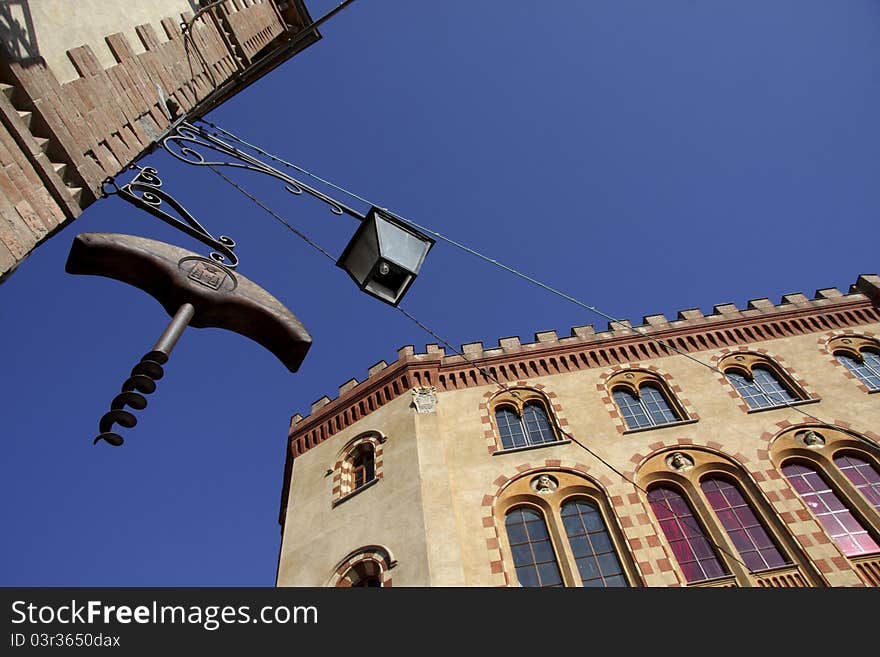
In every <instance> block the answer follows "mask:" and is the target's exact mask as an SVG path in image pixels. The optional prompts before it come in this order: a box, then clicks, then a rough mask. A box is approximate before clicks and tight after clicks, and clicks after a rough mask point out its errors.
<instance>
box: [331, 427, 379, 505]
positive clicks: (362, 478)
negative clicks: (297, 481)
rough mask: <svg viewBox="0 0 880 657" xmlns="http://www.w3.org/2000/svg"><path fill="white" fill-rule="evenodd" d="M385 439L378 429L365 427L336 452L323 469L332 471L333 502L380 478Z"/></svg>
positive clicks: (340, 500) (353, 493) (368, 485)
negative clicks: (329, 467)
mask: <svg viewBox="0 0 880 657" xmlns="http://www.w3.org/2000/svg"><path fill="white" fill-rule="evenodd" d="M385 440H386V439H385V437H384V436H383V435H382V434H380V433H379V432H377V431H368V432H366V433H362V434H360V435H358V436H356V437H355V438H353V439H352V440H350V441H348V442H347V443H346V444H345V446H344V447H343V448H342V449H341V450H340V451H339V452H338V453H337V455H336V459H337V460H336V464H335V465H334V467H333V468H332V469H330V470H328V471H327V474H330V473H331V472H332V474H333V487H332V489H331V491H332V494H333V500H332V504H333V506H336V505H337V504H341V503H342V502H345V501H346V500H348V499H349V498H351V497H353V496H354V495H355V494H356V493H360V492H361V491H363V490H365V489H366V488H368V487H370V486H373V485H374V484H376V483H378V482H379V481H381V480H382V478H383V477H384V473H383V471H382V461H383V459H382V453H383V444H384V443H385Z"/></svg>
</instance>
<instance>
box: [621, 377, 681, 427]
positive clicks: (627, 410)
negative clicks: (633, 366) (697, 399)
mask: <svg viewBox="0 0 880 657" xmlns="http://www.w3.org/2000/svg"><path fill="white" fill-rule="evenodd" d="M607 385H608V388H609V389H610V390H611V396H612V398H613V399H614V403H615V404H617V408H618V409H619V410H620V414H621V415H622V416H623V419H624V421H625V422H626V427H627V429H628V430H630V431H632V430H635V429H647V428H650V427H659V426H663V425H664V424H671V423H673V422H680V421H682V420H684V419H686V418H687V415H686V414H685V412H684V409H683V408H682V406H681V404H679V403H678V401H677V400H676V399H675V396H674V395H673V394H672V391H671V390H670V389H669V386H668V385H666V382H665V381H664V380H663V379H662V378H661V377H659V376H657V375H656V374H654V373H653V372H645V371H643V370H628V371H625V372H618V373H617V374H615V375H614V376H613V377H611V378H610V379H609V381H608V383H607Z"/></svg>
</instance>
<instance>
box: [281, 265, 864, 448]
mask: <svg viewBox="0 0 880 657" xmlns="http://www.w3.org/2000/svg"><path fill="white" fill-rule="evenodd" d="M878 306H880V277H878V276H877V275H874V274H870V275H862V276H859V277H858V280H857V281H856V282H855V283H854V284H853V285H852V286H851V287H850V290H848V291H847V292H845V293H844V292H841V291H840V290H837V289H835V288H826V289H821V290H817V291H816V293H815V295H814V296H813V297H812V298H808V297H807V296H806V295H804V294H802V293H794V294H786V295H784V296H783V297H782V298H781V300H780V302H779V303H776V304H775V303H773V302H772V301H770V300H769V299H767V298H758V299H751V300H749V301H748V302H747V304H746V305H745V307H742V308H738V307H737V306H735V305H734V304H731V303H724V304H718V305H715V306H714V307H713V312H712V313H710V314H704V313H702V312H701V311H700V310H699V309H696V308H691V309H685V310H681V311H679V312H678V314H677V316H676V317H675V319H668V318H666V317H665V316H664V315H647V316H645V317H644V318H643V320H642V324H641V325H637V326H633V325H632V324H631V323H630V322H629V321H628V320H621V321H614V322H609V323H608V325H607V328H606V329H605V330H602V331H597V330H595V328H594V327H593V326H592V325H585V326H576V327H573V328H571V330H570V332H569V335H567V336H562V337H560V336H559V335H558V334H557V332H556V331H552V330H548V331H540V332H537V333H535V335H534V339H533V340H532V341H531V342H522V341H521V340H520V338H519V337H516V336H511V337H504V338H501V339H499V340H498V342H497V345H496V346H491V347H487V346H484V345H483V343H482V342H469V343H465V344H462V345H461V346H460V348H459V350H458V353H447V350H446V349H445V348H444V347H442V346H439V345H437V344H427V345H426V346H425V350H424V351H423V352H416V351H415V348H414V347H413V346H412V345H406V346H404V347H401V348H400V349H399V350H398V352H397V359H396V360H395V361H393V362H391V363H387V362H386V361H384V360H381V361H379V362H377V363H376V364H375V365H373V366H371V367H370V368H369V369H368V371H367V376H366V378H364V379H363V380H358V379H356V378H352V379H349V380H348V381H346V382H345V383H343V384H342V385H341V386H339V390H338V396H337V397H336V398H335V399H330V398H329V397H327V396H323V397H321V398H320V399H319V400H317V401H316V402H314V403H313V404H312V408H311V412H310V414H309V415H308V416H302V415H300V414H296V415H294V416H293V417H292V418H291V423H290V437H291V448H292V453H293V455H294V456H296V455H297V454H301V453H303V452H304V451H306V450H308V449H310V448H311V447H313V446H315V445H317V444H318V443H320V442H322V441H324V440H326V439H327V438H329V437H330V436H332V435H333V434H335V433H336V432H338V431H340V430H342V429H343V428H345V427H346V426H349V425H350V424H352V423H353V422H356V421H357V420H359V419H361V418H363V417H365V416H366V415H369V414H370V413H371V412H373V411H374V410H376V409H377V408H379V407H381V406H383V405H384V404H386V403H388V402H390V401H392V400H393V399H396V398H397V397H399V396H400V395H404V394H410V391H411V390H412V388H414V387H421V386H433V387H434V388H435V389H436V391H437V392H444V391H449V390H458V389H463V388H469V387H475V386H482V385H489V384H501V385H504V384H507V383H513V382H516V381H519V380H523V379H529V378H534V377H539V376H546V375H552V374H561V373H565V372H572V371H577V370H583V369H589V368H606V367H610V366H615V365H621V364H625V363H629V362H642V361H646V360H651V359H655V358H662V357H667V356H671V355H675V354H691V353H695V352H700V351H707V350H719V349H729V348H738V347H741V346H742V345H747V344H750V343H755V342H762V341H766V340H773V339H778V338H785V337H790V336H796V335H806V334H811V333H817V332H827V331H835V330H840V329H845V328H849V327H857V326H860V325H865V324H874V323H878V322H880V311H878Z"/></svg>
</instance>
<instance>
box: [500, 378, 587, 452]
mask: <svg viewBox="0 0 880 657" xmlns="http://www.w3.org/2000/svg"><path fill="white" fill-rule="evenodd" d="M530 405H533V406H537V407H539V408H540V409H541V410H542V411H543V413H544V416H545V418H546V420H547V424H548V426H549V429H550V432H551V434H552V438H553V439H552V440H547V441H543V442H535V443H533V442H530V433H529V428H528V426H527V424H526V418H525V410H526V407H527V406H530ZM500 410H507V411H508V412H511V413H513V414H515V415H516V416H517V418H518V421H519V423H520V428H521V430H522V435H523V437H524V439H525V441H526V444H524V445H513V446H511V447H507V446H505V445H504V436H503V434H502V430H501V426H500V425H499V423H498V412H499V411H500ZM489 418H490V421H491V423H492V430H493V433H494V435H495V440H496V446H497V449H496V450H495V452H494V454H506V453H510V452H519V451H523V450H528V449H538V448H541V447H548V446H551V445H560V444H565V443H568V442H570V439H568V438H565V439H564V438H563V437H562V436H563V435H564V432H563V431H562V429H561V428H560V426H559V420H558V418H557V417H556V414H555V412H554V411H553V405H552V404H551V403H550V402H549V400H548V399H547V397H546V396H545V395H544V394H543V393H541V392H538V391H537V390H533V389H531V388H515V389H512V390H505V391H504V392H503V393H501V394H499V395H497V396H496V397H494V398H493V399H492V401H491V404H490V406H489Z"/></svg>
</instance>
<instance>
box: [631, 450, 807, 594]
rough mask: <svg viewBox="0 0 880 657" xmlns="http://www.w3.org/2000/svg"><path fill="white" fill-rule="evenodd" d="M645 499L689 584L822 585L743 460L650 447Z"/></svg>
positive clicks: (641, 472)
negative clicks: (746, 468)
mask: <svg viewBox="0 0 880 657" xmlns="http://www.w3.org/2000/svg"><path fill="white" fill-rule="evenodd" d="M639 479H640V480H641V481H642V482H643V485H644V488H645V489H646V490H647V500H648V503H649V504H650V506H651V510H652V511H653V513H654V516H655V518H656V520H657V523H658V525H659V527H660V530H661V532H662V534H663V536H664V537H665V538H666V541H667V543H668V544H669V548H670V549H671V551H672V554H673V556H674V557H675V561H676V562H677V564H678V566H679V569H680V571H681V573H682V575H683V576H684V579H685V580H686V581H687V583H688V584H691V585H694V586H746V587H749V586H761V587H778V586H786V587H807V586H811V585H815V586H821V585H822V584H823V583H824V581H823V579H822V576H821V574H820V573H819V572H818V570H817V569H816V568H815V567H814V566H813V564H812V563H811V562H810V560H809V558H808V557H807V556H806V554H805V553H804V551H803V549H802V548H801V547H800V546H799V545H798V543H797V542H796V541H795V540H794V537H793V536H792V535H791V533H790V532H789V531H788V530H787V528H786V526H785V525H784V524H783V521H782V520H781V519H780V518H779V516H778V515H777V514H776V513H774V511H773V508H772V507H771V506H770V503H769V502H768V501H767V500H766V499H765V498H764V497H763V495H762V493H761V490H760V489H759V488H758V486H757V485H756V484H755V483H754V482H753V481H751V479H750V478H749V477H748V475H747V473H746V472H745V471H744V470H743V469H742V467H741V466H740V465H739V464H737V463H735V462H733V461H732V460H729V459H726V458H725V457H723V456H721V455H719V454H717V453H715V452H710V451H708V450H702V449H695V448H686V449H682V450H675V451H665V452H660V453H658V454H655V455H654V456H652V457H651V458H650V459H648V460H647V461H646V462H645V463H644V464H643V465H642V466H641V467H640V468H639Z"/></svg>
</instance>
